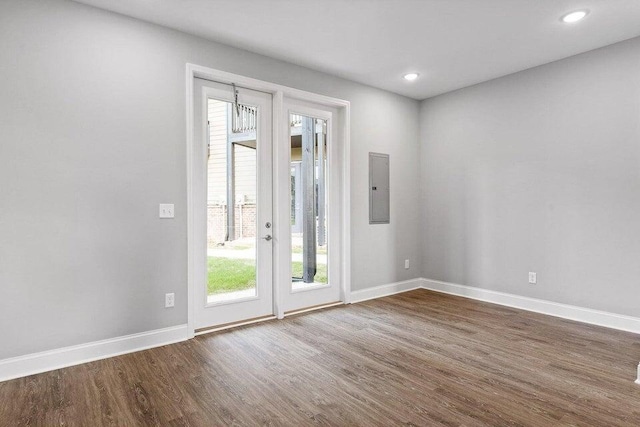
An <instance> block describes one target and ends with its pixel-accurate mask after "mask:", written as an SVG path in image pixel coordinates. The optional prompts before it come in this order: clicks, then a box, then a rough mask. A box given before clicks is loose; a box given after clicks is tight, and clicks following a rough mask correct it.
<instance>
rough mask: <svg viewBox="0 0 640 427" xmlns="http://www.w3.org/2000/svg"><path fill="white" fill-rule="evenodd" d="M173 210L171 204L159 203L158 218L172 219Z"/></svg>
mask: <svg viewBox="0 0 640 427" xmlns="http://www.w3.org/2000/svg"><path fill="white" fill-rule="evenodd" d="M174 214H175V209H174V206H173V203H160V208H159V216H160V218H173V217H174Z"/></svg>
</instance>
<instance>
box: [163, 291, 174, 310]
mask: <svg viewBox="0 0 640 427" xmlns="http://www.w3.org/2000/svg"><path fill="white" fill-rule="evenodd" d="M175 304H176V294H174V293H170V294H165V295H164V308H170V307H173V306H174V305H175Z"/></svg>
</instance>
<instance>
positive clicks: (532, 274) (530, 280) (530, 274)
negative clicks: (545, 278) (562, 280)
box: [529, 271, 538, 285]
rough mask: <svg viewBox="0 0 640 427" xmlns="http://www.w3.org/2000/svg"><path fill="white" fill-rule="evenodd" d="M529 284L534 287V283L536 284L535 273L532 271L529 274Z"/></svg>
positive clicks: (536, 275) (536, 277)
mask: <svg viewBox="0 0 640 427" xmlns="http://www.w3.org/2000/svg"><path fill="white" fill-rule="evenodd" d="M529 283H531V284H532V285H535V284H536V283H538V274H537V273H534V272H533V271H530V272H529Z"/></svg>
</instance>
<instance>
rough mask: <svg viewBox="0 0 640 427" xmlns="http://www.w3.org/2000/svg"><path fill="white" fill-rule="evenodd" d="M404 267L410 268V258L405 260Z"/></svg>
mask: <svg viewBox="0 0 640 427" xmlns="http://www.w3.org/2000/svg"><path fill="white" fill-rule="evenodd" d="M404 269H405V270H408V269H409V260H408V259H405V260H404Z"/></svg>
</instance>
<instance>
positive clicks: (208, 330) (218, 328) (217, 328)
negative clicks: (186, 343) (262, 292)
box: [194, 314, 277, 336]
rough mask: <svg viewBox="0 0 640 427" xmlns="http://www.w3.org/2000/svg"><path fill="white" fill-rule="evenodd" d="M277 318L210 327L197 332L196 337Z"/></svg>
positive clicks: (270, 316)
mask: <svg viewBox="0 0 640 427" xmlns="http://www.w3.org/2000/svg"><path fill="white" fill-rule="evenodd" d="M276 318H277V317H276V316H274V315H273V314H269V315H267V316H261V317H254V318H253V319H247V320H241V321H239V322H229V323H223V324H221V325H215V326H209V327H204V328H199V329H196V330H195V334H194V335H195V336H198V335H204V334H209V333H212V332H219V331H224V330H226V329H231V328H237V327H238V326H245V325H251V324H252V323H258V322H264V321H265V320H273V319H276Z"/></svg>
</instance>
